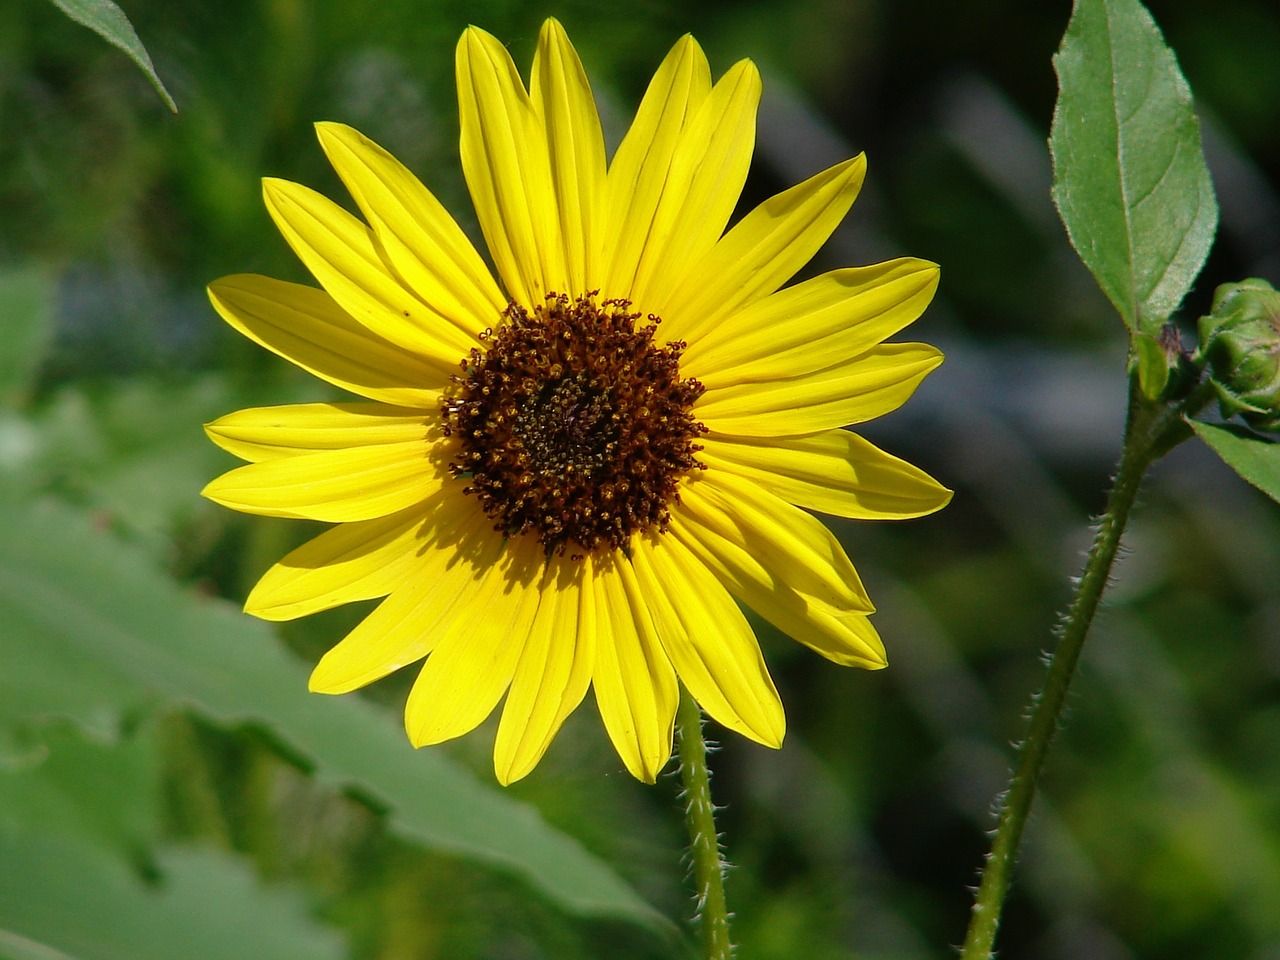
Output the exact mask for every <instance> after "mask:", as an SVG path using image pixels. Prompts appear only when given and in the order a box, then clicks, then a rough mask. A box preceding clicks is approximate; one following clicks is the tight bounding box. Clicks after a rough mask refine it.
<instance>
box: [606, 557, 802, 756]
mask: <svg viewBox="0 0 1280 960" xmlns="http://www.w3.org/2000/svg"><path fill="white" fill-rule="evenodd" d="M632 562H633V565H634V567H635V572H636V580H637V582H638V583H639V585H640V589H641V591H642V592H643V593H644V596H645V598H646V602H647V604H648V606H649V611H650V613H651V614H652V616H653V623H654V626H655V627H656V628H657V631H658V636H659V637H660V638H661V640H662V646H663V648H664V649H665V650H666V651H667V655H668V656H669V657H670V658H671V664H672V666H674V667H675V669H676V674H677V675H678V676H679V677H680V681H681V682H682V683H683V684H684V685H685V687H687V688H688V690H689V692H690V693H691V694H693V697H694V699H695V700H697V701H698V703H699V704H701V705H702V707H703V708H704V709H705V710H706V711H707V713H709V714H710V715H711V716H712V717H713V718H714V719H716V720H717V721H719V722H720V723H721V724H723V725H724V726H726V727H728V728H729V729H730V730H734V731H736V732H738V733H741V734H743V735H744V736H747V737H750V738H751V739H752V740H755V741H757V742H759V743H763V744H765V745H767V746H770V747H779V746H781V745H782V737H783V734H784V733H785V732H786V718H785V717H784V716H783V712H782V701H781V700H779V699H778V691H777V689H776V688H775V687H774V685H773V680H772V679H770V677H769V671H768V669H767V668H766V667H765V664H764V657H763V656H761V653H760V645H759V644H758V643H757V642H756V638H755V634H754V633H752V631H751V625H750V624H748V623H747V619H746V617H744V616H743V615H742V611H741V610H739V609H738V605H737V604H736V603H734V602H733V598H732V597H730V596H729V594H728V592H727V591H726V590H725V588H724V587H723V586H722V585H721V584H720V582H719V581H718V580H716V578H715V577H714V576H713V575H712V574H711V573H710V571H708V570H707V568H706V566H705V565H704V564H702V563H701V562H700V561H699V560H698V559H697V558H696V557H694V556H693V555H692V554H691V553H689V551H688V549H686V548H685V547H684V546H683V545H682V544H681V543H680V541H678V540H676V539H674V538H672V537H668V536H662V535H659V536H654V537H637V538H636V539H635V541H634V549H633V554H632Z"/></svg>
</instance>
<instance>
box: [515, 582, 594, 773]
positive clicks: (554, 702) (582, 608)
mask: <svg viewBox="0 0 1280 960" xmlns="http://www.w3.org/2000/svg"><path fill="white" fill-rule="evenodd" d="M587 563H589V561H588V560H584V561H582V562H581V563H579V562H577V561H572V560H568V559H565V558H553V559H552V560H551V561H550V562H549V563H548V564H547V568H546V571H545V573H544V576H543V581H542V585H541V587H540V589H541V591H542V600H541V602H540V604H539V606H538V614H537V617H536V618H535V620H534V622H533V629H532V630H531V631H530V633H529V639H528V641H527V642H526V643H525V646H524V650H523V652H522V653H521V654H520V662H519V663H518V664H517V665H516V672H515V676H514V677H513V678H512V681H511V689H510V691H508V693H507V702H506V703H505V704H504V705H503V708H502V721H501V722H500V723H499V724H498V737H497V741H496V743H495V744H494V749H493V765H494V771H495V772H496V774H497V777H498V780H499V782H500V783H502V784H503V785H506V784H509V783H514V782H515V781H516V780H519V779H521V778H522V777H524V776H527V775H528V773H529V772H530V771H531V770H532V769H533V768H534V767H535V766H536V765H537V763H538V761H539V760H541V759H542V755H543V754H544V753H546V751H547V747H548V746H550V744H551V741H552V739H553V738H554V737H555V735H556V732H557V731H558V730H559V729H560V726H561V724H563V723H564V721H565V718H566V717H568V716H569V714H570V713H572V712H573V711H574V709H576V708H577V706H578V704H580V703H581V702H582V698H583V697H584V696H585V695H586V692H587V687H588V686H589V685H590V683H591V670H592V668H593V667H594V665H595V640H596V638H595V626H594V619H593V608H592V606H591V604H590V603H589V602H588V603H584V595H586V594H587V593H588V591H584V590H583V580H584V577H585V576H589V574H588V573H586V572H585V571H586V566H585V565H586V564H587Z"/></svg>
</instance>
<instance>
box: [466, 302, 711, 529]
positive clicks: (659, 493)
mask: <svg viewBox="0 0 1280 960" xmlns="http://www.w3.org/2000/svg"><path fill="white" fill-rule="evenodd" d="M640 321H641V315H640V314H639V313H634V312H631V304H630V302H629V301H627V300H601V301H599V302H597V299H596V294H594V293H591V294H587V295H585V296H581V297H578V298H577V299H574V300H570V299H569V297H567V296H565V295H563V294H551V295H549V296H548V297H547V298H546V300H545V302H544V303H541V304H538V305H537V306H535V307H534V309H533V312H532V313H530V312H529V311H528V310H526V309H525V308H524V307H523V306H521V305H519V304H516V303H512V304H510V305H509V306H508V307H507V309H506V310H505V311H504V312H503V314H502V322H501V323H500V324H499V325H498V327H497V329H496V330H487V331H485V333H484V334H483V336H482V339H483V340H485V341H486V343H487V347H486V348H484V349H479V348H477V349H474V350H472V351H471V352H470V354H469V355H468V357H467V358H466V359H465V360H463V362H462V368H463V371H464V372H463V373H462V374H460V375H457V376H455V377H454V378H453V389H452V390H451V391H450V393H449V395H448V396H447V397H446V399H445V401H444V407H443V409H444V424H445V426H444V429H445V432H446V434H449V435H452V436H456V437H457V439H458V442H459V452H458V455H457V457H456V458H455V459H454V460H453V461H452V462H451V463H450V470H451V471H452V473H453V474H454V476H457V477H465V478H469V480H470V483H469V484H468V486H467V487H465V488H464V491H463V492H464V493H466V494H471V495H474V496H476V497H477V498H479V500H480V503H481V505H482V506H483V508H484V511H485V513H487V514H488V515H489V516H490V517H492V518H493V520H494V521H495V523H494V526H495V529H497V530H500V531H501V532H502V533H504V534H505V535H506V536H509V537H514V536H517V535H521V534H528V535H530V536H536V537H537V538H538V540H539V541H540V542H541V543H542V545H543V546H544V548H545V549H546V550H547V552H548V554H551V553H559V554H563V553H564V552H565V551H566V550H567V549H570V548H573V549H574V552H575V554H578V553H589V552H592V551H595V550H604V549H626V547H627V544H628V543H629V542H630V539H631V537H632V535H633V534H635V533H636V532H638V531H643V530H650V529H656V530H659V531H661V530H665V529H666V527H667V524H668V523H669V521H670V505H671V504H672V503H675V502H678V500H679V495H678V490H677V488H678V484H679V481H680V478H681V477H682V476H684V475H685V474H686V473H688V472H689V471H690V470H693V469H696V468H700V467H701V464H699V463H698V461H697V460H696V458H695V454H696V453H697V451H699V450H700V449H702V448H701V446H700V445H699V444H697V443H695V442H694V441H695V438H696V437H698V436H699V435H700V434H702V433H704V432H706V428H705V427H704V426H703V425H702V424H701V423H699V422H698V421H696V420H695V419H694V418H693V415H692V413H691V409H692V406H693V404H694V401H696V400H697V399H698V397H699V396H701V394H702V391H703V387H702V384H701V383H699V382H698V381H697V380H693V379H683V380H682V379H681V378H680V365H679V359H680V354H681V352H682V351H683V350H684V346H685V345H684V343H683V342H681V341H674V342H671V343H666V344H662V345H659V344H657V343H655V342H654V336H655V333H656V331H657V327H658V323H659V322H660V321H659V319H658V318H657V317H655V316H653V315H650V316H648V317H645V318H644V322H643V323H641V322H640Z"/></svg>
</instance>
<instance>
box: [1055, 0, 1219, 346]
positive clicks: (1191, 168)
mask: <svg viewBox="0 0 1280 960" xmlns="http://www.w3.org/2000/svg"><path fill="white" fill-rule="evenodd" d="M1053 63H1054V68H1055V70H1056V71H1057V74H1058V85H1059V94H1058V102H1057V106H1056V107H1055V109H1054V114H1053V130H1052V133H1051V134H1050V138H1049V149H1050V152H1051V153H1052V154H1053V168H1054V181H1053V199H1054V202H1055V203H1056V204H1057V207H1058V213H1059V215H1060V216H1061V217H1062V222H1063V224H1064V225H1065V226H1066V228H1067V234H1068V236H1069V237H1070V238H1071V243H1072V245H1073V246H1074V247H1075V249H1076V252H1077V253H1079V255H1080V259H1081V260H1083V261H1084V263H1085V266H1087V267H1088V268H1089V270H1090V272H1092V274H1093V276H1094V279H1095V280H1097V282H1098V286H1100V287H1101V288H1102V290H1103V292H1104V293H1105V294H1106V295H1107V297H1108V298H1109V299H1110V300H1111V302H1112V304H1114V305H1115V308H1116V309H1117V310H1118V311H1119V312H1120V315H1121V316H1122V317H1123V318H1124V321H1125V323H1126V324H1127V325H1128V326H1129V328H1130V329H1131V330H1137V331H1143V332H1146V333H1152V334H1154V333H1155V332H1156V331H1157V330H1158V329H1159V327H1160V325H1161V324H1162V323H1163V322H1164V321H1165V320H1166V319H1168V317H1169V315H1170V314H1172V313H1173V311H1174V310H1175V309H1177V307H1178V304H1180V303H1181V302H1182V299H1183V297H1184V296H1186V293H1187V291H1188V290H1189V289H1190V288H1191V284H1192V283H1193V282H1194V281H1195V278H1196V276H1197V275H1198V274H1199V273H1200V269H1201V267H1203V266H1204V262H1205V258H1206V257H1207V256H1208V255H1209V248H1210V247H1211V246H1212V245H1213V238H1214V233H1215V231H1216V230H1217V225H1218V204H1217V201H1216V200H1215V199H1214V195H1213V184H1212V182H1211V181H1210V179H1209V169H1208V167H1207V166H1206V165H1205V160H1204V151H1203V150H1202V149H1201V145H1200V127H1199V124H1198V122H1197V120H1196V115H1195V111H1194V108H1193V104H1192V100H1191V89H1190V88H1189V87H1188V86H1187V82H1186V80H1185V79H1184V78H1183V76H1182V71H1181V70H1179V69H1178V62H1177V60H1176V59H1175V57H1174V55H1173V51H1172V50H1170V49H1169V47H1168V46H1167V45H1166V44H1165V42H1164V39H1163V37H1161V35H1160V31H1159V29H1158V28H1157V27H1156V25H1155V22H1154V21H1153V20H1152V19H1151V15H1150V14H1149V13H1148V12H1147V11H1146V9H1145V8H1144V7H1143V6H1142V4H1140V3H1138V2H1137V0H1076V3H1075V10H1074V12H1073V14H1072V16H1071V22H1070V23H1069V24H1068V25H1067V31H1066V34H1065V36H1064V37H1063V38H1062V46H1061V48H1060V49H1059V50H1058V53H1057V54H1055V56H1054V58H1053Z"/></svg>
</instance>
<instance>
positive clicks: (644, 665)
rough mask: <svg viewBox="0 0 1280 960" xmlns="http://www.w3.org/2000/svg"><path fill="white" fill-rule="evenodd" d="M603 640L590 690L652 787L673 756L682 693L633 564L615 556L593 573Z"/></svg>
mask: <svg viewBox="0 0 1280 960" xmlns="http://www.w3.org/2000/svg"><path fill="white" fill-rule="evenodd" d="M593 572H594V573H595V576H594V577H593V579H592V589H593V590H594V591H595V595H594V597H593V598H592V599H593V602H594V604H595V607H596V611H597V622H598V625H599V631H600V640H599V642H598V643H597V644H596V661H595V669H594V672H593V674H592V686H593V687H594V689H595V693H596V705H597V706H598V707H599V709H600V718H601V720H603V721H604V727H605V730H606V731H608V734H609V739H610V740H612V741H613V746H614V749H615V750H617V751H618V755H619V756H620V757H621V758H622V762H623V763H624V764H625V765H626V768H627V769H628V770H629V771H631V774H632V776H634V777H635V778H636V779H638V780H643V781H644V782H645V783H653V782H654V781H655V780H656V779H657V778H658V772H659V771H660V770H661V769H662V768H663V766H665V765H666V762H667V760H668V759H669V758H670V757H671V740H672V734H673V733H674V730H675V718H676V705H677V704H678V703H679V700H680V689H679V685H678V684H677V683H676V674H675V670H674V669H673V668H672V666H671V661H670V660H669V659H668V658H667V655H666V653H665V652H664V650H663V649H662V643H661V641H660V640H659V639H658V637H657V634H656V633H655V631H654V628H653V622H652V620H651V618H650V616H649V610H648V606H647V605H646V603H645V599H644V597H643V596H642V595H641V591H640V588H639V586H638V585H637V584H636V579H635V573H634V571H633V570H632V569H631V562H630V561H629V560H627V559H626V558H625V557H621V556H619V555H617V554H613V555H610V556H609V557H607V558H605V559H604V560H602V561H601V562H600V563H599V565H598V567H597V568H596V569H595V570H594V571H593Z"/></svg>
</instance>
